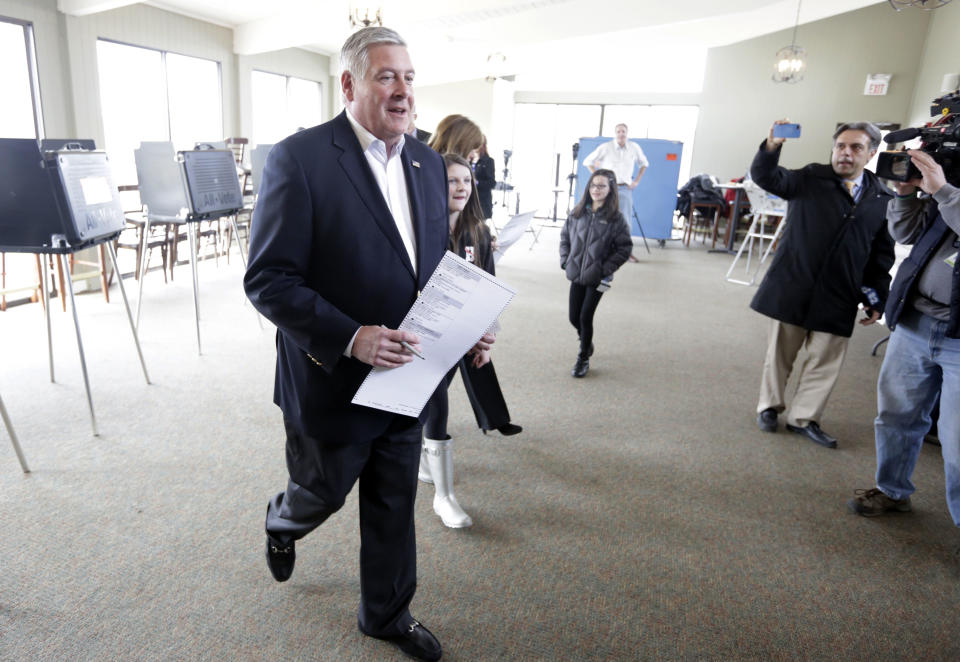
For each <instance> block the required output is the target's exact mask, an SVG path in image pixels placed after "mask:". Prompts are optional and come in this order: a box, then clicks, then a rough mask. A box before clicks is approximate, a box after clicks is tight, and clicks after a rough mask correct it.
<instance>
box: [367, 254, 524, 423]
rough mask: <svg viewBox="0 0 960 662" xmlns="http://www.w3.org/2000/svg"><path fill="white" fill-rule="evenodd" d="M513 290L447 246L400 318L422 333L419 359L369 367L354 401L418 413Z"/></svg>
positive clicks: (492, 324) (403, 325) (404, 326)
mask: <svg viewBox="0 0 960 662" xmlns="http://www.w3.org/2000/svg"><path fill="white" fill-rule="evenodd" d="M514 294H516V291H515V290H514V289H513V288H512V287H510V286H509V285H507V284H506V283H504V282H502V281H500V280H498V279H497V278H496V277H494V276H491V275H490V274H488V273H487V272H486V271H484V270H483V269H479V268H477V267H475V266H474V265H472V264H470V263H469V262H467V261H466V260H464V259H463V258H460V257H458V256H457V255H455V254H454V253H451V252H449V251H447V253H446V254H445V255H444V256H443V259H442V260H440V264H439V266H437V268H436V270H435V271H434V272H433V275H432V276H430V280H429V281H428V282H427V285H426V287H424V288H423V290H422V291H421V292H420V296H419V297H417V300H416V301H414V303H413V306H412V307H411V308H410V311H409V312H408V313H407V315H406V317H404V319H403V322H401V323H400V327H399V328H400V329H401V330H403V331H411V332H413V333H416V334H417V336H419V338H420V353H421V354H422V355H423V357H424V358H423V359H420V358H414V359H413V361H411V362H409V363H405V364H404V365H402V366H400V367H399V368H380V367H374V368H371V370H370V373H369V374H368V375H367V377H366V379H364V380H363V383H362V384H361V385H360V388H359V389H358V390H357V393H356V395H354V396H353V401H352V402H353V403H354V404H357V405H364V406H365V407H373V408H374V409H383V410H385V411H390V412H394V413H396V414H405V415H407V416H419V415H420V412H421V411H422V410H423V408H424V406H425V405H426V404H427V400H428V399H429V398H430V396H431V395H432V394H433V392H434V390H436V388H437V385H438V384H439V383H440V380H441V379H442V378H443V376H444V375H445V374H447V371H449V370H450V368H452V367H453V366H454V364H456V362H457V361H459V360H460V359H461V358H462V357H463V355H464V354H466V353H467V351H468V350H469V349H470V348H471V347H473V346H474V345H475V344H477V341H478V340H480V337H481V336H482V335H483V334H484V333H486V332H487V330H488V329H492V328H496V326H495V325H496V322H497V318H498V317H499V316H500V313H502V312H503V309H504V308H506V307H507V304H509V303H510V300H511V299H512V298H513V295H514Z"/></svg>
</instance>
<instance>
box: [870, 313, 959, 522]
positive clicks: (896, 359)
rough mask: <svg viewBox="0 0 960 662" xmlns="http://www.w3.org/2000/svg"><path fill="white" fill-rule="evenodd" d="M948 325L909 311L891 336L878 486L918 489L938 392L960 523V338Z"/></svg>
mask: <svg viewBox="0 0 960 662" xmlns="http://www.w3.org/2000/svg"><path fill="white" fill-rule="evenodd" d="M946 327H947V323H946V322H941V321H938V320H936V319H934V318H932V317H929V316H927V315H923V314H921V313H919V312H917V311H910V312H906V313H905V314H904V316H903V318H902V319H901V320H900V322H899V323H898V324H897V328H896V330H895V331H894V332H893V334H892V335H891V336H890V342H889V345H888V347H887V353H886V356H885V357H884V359H883V367H882V368H880V379H879V381H878V382H877V408H878V410H879V414H878V415H877V418H876V420H875V421H874V430H875V432H876V443H877V487H878V488H879V489H880V490H881V491H882V492H883V493H884V494H886V495H887V496H888V497H890V498H891V499H904V498H906V497H908V496H910V495H911V494H912V493H913V492H914V490H915V489H916V488H915V487H914V485H913V483H912V482H910V476H911V475H912V474H913V469H914V467H915V466H916V464H917V458H918V456H919V455H920V449H921V447H922V446H923V437H924V435H925V434H926V433H927V431H928V430H929V429H930V411H931V410H932V409H933V405H934V403H935V402H936V399H937V394H938V393H940V394H941V397H940V402H941V405H940V418H939V421H938V423H937V434H938V437H939V439H940V444H941V447H942V453H943V470H944V473H945V474H946V491H947V506H948V507H949V508H950V515H951V517H953V522H954V524H956V525H957V526H960V406H958V403H960V339H955V338H947V337H946V336H945V335H944V333H945V331H946Z"/></svg>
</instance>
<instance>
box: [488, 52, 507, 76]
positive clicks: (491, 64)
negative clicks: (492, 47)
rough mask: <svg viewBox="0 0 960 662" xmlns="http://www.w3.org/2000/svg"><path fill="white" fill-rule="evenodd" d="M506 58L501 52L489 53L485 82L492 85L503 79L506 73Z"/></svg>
mask: <svg viewBox="0 0 960 662" xmlns="http://www.w3.org/2000/svg"><path fill="white" fill-rule="evenodd" d="M506 64H507V56H506V55H504V54H503V53H501V52H499V51H498V52H496V53H490V55H488V56H487V82H488V83H492V82H494V81H495V80H497V79H498V78H503V75H504V72H505V71H506Z"/></svg>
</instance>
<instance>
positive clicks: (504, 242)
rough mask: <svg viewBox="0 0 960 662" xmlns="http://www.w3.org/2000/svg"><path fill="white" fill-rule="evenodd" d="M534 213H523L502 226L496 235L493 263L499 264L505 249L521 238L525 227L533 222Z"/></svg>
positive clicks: (525, 229)
mask: <svg viewBox="0 0 960 662" xmlns="http://www.w3.org/2000/svg"><path fill="white" fill-rule="evenodd" d="M535 213H536V210H534V211H528V212H524V213H523V214H517V215H516V216H514V217H513V218H511V219H510V220H509V221H507V224H506V225H504V226H503V229H502V230H500V232H499V233H498V234H497V250H495V251H494V252H493V261H494V263H496V262H499V261H500V258H502V257H503V254H504V253H506V252H507V249H508V248H510V247H511V246H512V245H513V244H515V243H516V241H517V240H518V239H519V238H520V237H522V236H523V233H524V232H526V231H527V227H528V226H529V225H530V221H532V220H533V215H534V214H535Z"/></svg>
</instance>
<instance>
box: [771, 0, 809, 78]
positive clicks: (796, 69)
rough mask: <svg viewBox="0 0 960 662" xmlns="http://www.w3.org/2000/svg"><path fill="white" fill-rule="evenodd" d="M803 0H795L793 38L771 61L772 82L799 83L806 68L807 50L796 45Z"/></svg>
mask: <svg viewBox="0 0 960 662" xmlns="http://www.w3.org/2000/svg"><path fill="white" fill-rule="evenodd" d="M802 2H803V0H797V19H796V21H794V24H793V38H792V39H791V40H790V45H789V46H784V47H783V48H781V49H780V50H779V51H777V60H776V62H774V63H773V82H774V83H799V82H800V81H802V80H803V74H804V72H806V70H807V51H806V50H805V49H804V48H803V47H802V46H797V28H798V27H799V26H800V5H801V4H802Z"/></svg>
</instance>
